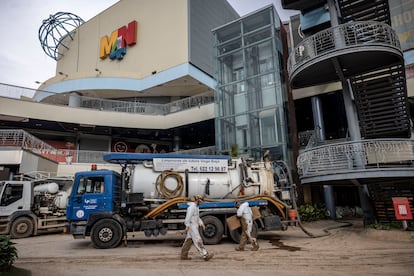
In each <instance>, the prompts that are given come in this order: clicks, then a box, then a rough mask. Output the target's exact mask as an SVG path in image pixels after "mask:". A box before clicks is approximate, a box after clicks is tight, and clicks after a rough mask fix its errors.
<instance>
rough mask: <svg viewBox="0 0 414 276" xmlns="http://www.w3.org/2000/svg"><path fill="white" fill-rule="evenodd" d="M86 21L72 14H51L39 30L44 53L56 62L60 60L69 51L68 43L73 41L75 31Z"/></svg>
mask: <svg viewBox="0 0 414 276" xmlns="http://www.w3.org/2000/svg"><path fill="white" fill-rule="evenodd" d="M84 22H85V21H83V19H82V18H80V17H79V16H77V15H75V14H73V13H70V12H58V13H55V14H51V15H50V16H49V18H48V19H45V20H43V23H42V25H41V26H40V28H39V40H40V45H41V46H42V48H43V51H44V52H45V53H46V54H47V55H48V56H49V57H51V58H53V59H54V60H59V59H60V58H61V57H62V56H63V53H64V52H65V51H66V50H68V49H69V45H68V42H70V41H71V40H73V30H74V29H76V28H78V27H79V26H80V25H82V24H83V23H84Z"/></svg>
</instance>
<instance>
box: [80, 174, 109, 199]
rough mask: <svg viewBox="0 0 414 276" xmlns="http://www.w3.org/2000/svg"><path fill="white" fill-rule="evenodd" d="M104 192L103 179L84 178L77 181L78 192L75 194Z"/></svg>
mask: <svg viewBox="0 0 414 276" xmlns="http://www.w3.org/2000/svg"><path fill="white" fill-rule="evenodd" d="M103 192H104V178H103V177H89V178H87V177H84V178H81V180H80V181H79V186H78V191H77V193H76V194H78V195H82V194H85V193H88V194H100V193H103Z"/></svg>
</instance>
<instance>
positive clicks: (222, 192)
mask: <svg viewBox="0 0 414 276" xmlns="http://www.w3.org/2000/svg"><path fill="white" fill-rule="evenodd" d="M240 163H241V161H240V160H239V161H238V162H236V163H235V164H234V165H233V167H229V168H228V171H227V172H216V173H201V172H189V173H188V192H187V190H186V176H185V173H184V172H174V171H171V172H170V173H168V174H167V173H166V174H164V176H165V177H164V178H163V177H162V174H163V172H156V171H154V170H153V168H152V167H146V166H143V165H137V166H136V167H135V169H134V172H133V175H132V177H131V182H130V191H131V192H132V193H143V194H144V197H145V198H172V197H168V196H165V194H164V193H163V190H165V189H167V194H169V192H168V191H173V192H172V193H173V194H174V191H175V196H173V197H180V196H193V195H195V194H203V195H205V196H206V197H207V198H234V197H237V196H238V195H240V193H241V189H242V192H243V194H244V195H246V196H248V195H257V194H259V193H263V191H265V190H266V191H267V190H269V189H268V188H267V189H264V185H268V184H269V181H268V180H267V179H263V177H265V176H266V174H263V173H259V170H254V171H253V170H251V169H250V168H247V169H246V173H247V176H248V177H250V178H251V181H247V182H245V185H244V186H243V188H242V186H241V185H240V184H241V179H242V177H241V173H242V170H241V168H240V167H239V164H240ZM270 175H271V174H270ZM157 179H158V182H157ZM161 180H163V181H162V183H160V182H161ZM272 182H273V179H272ZM163 188H164V189H163Z"/></svg>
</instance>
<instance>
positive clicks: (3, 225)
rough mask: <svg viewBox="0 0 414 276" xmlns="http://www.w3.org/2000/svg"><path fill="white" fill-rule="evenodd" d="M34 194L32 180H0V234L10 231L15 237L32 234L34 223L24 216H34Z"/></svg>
mask: <svg viewBox="0 0 414 276" xmlns="http://www.w3.org/2000/svg"><path fill="white" fill-rule="evenodd" d="M32 194H33V185H32V183H31V182H30V181H2V182H0V214H1V215H0V234H9V233H10V234H11V236H12V237H13V238H20V237H26V236H30V235H31V234H32V232H33V223H31V222H30V220H28V219H23V218H22V217H25V216H26V217H27V216H29V217H31V216H33V214H32V212H31V206H32V201H33V198H32V196H31V195H32ZM16 219H17V222H16Z"/></svg>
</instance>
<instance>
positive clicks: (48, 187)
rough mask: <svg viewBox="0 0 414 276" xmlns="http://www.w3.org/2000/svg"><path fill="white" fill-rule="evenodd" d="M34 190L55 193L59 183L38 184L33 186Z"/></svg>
mask: <svg viewBox="0 0 414 276" xmlns="http://www.w3.org/2000/svg"><path fill="white" fill-rule="evenodd" d="M34 191H35V192H40V193H50V194H56V193H57V192H58V191H59V185H58V184H57V183H54V182H51V183H45V184H40V185H37V186H35V187H34Z"/></svg>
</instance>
